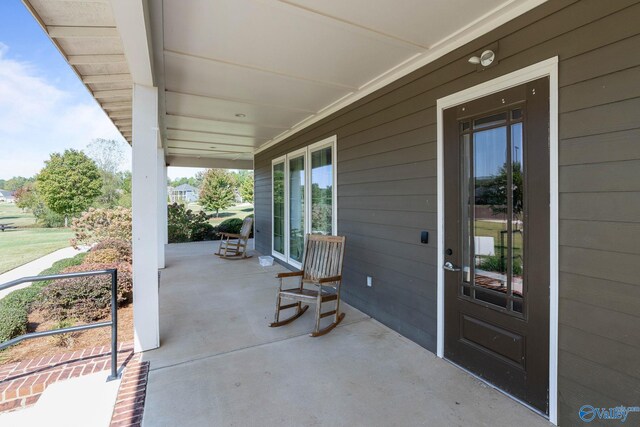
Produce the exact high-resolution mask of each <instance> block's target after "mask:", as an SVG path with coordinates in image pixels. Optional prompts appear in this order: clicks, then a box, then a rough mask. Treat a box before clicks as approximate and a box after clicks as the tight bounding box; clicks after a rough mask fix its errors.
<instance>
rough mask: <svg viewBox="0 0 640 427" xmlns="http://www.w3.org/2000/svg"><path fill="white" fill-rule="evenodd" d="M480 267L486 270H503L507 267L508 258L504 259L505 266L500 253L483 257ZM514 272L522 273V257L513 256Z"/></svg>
mask: <svg viewBox="0 0 640 427" xmlns="http://www.w3.org/2000/svg"><path fill="white" fill-rule="evenodd" d="M478 268H479V269H481V270H485V271H502V269H503V268H504V269H506V268H507V260H506V259H505V260H504V266H503V265H502V263H501V260H500V256H499V255H489V256H486V257H482V260H481V261H480V263H479V264H478ZM513 274H516V275H521V274H522V261H521V260H520V258H513Z"/></svg>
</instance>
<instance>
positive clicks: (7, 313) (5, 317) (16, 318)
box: [0, 253, 86, 342]
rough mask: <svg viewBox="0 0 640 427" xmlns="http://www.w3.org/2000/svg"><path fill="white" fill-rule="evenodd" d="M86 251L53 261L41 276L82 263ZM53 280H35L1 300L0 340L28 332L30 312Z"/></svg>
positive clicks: (56, 272) (59, 271)
mask: <svg viewBox="0 0 640 427" xmlns="http://www.w3.org/2000/svg"><path fill="white" fill-rule="evenodd" d="M85 255H86V254H85V253H80V254H78V255H76V256H74V257H73V258H65V259H61V260H59V261H56V262H55V263H53V265H52V266H51V267H49V268H48V269H46V270H44V271H42V272H40V274H39V275H40V276H47V275H50V274H58V273H61V272H62V271H63V270H65V269H67V268H70V267H72V266H78V265H80V264H82V261H83V260H84V257H85ZM52 282H53V280H45V281H42V282H34V283H33V284H32V285H31V286H28V287H26V288H22V289H18V290H16V291H13V292H11V293H10V294H8V295H7V296H6V297H4V298H3V299H1V300H0V342H2V341H6V340H9V339H11V338H14V337H17V336H18V335H22V334H24V333H26V332H27V322H28V316H29V312H30V311H31V308H32V307H33V306H34V304H37V303H38V301H39V299H40V297H41V294H42V290H43V289H44V288H45V287H46V286H47V285H49V284H51V283H52Z"/></svg>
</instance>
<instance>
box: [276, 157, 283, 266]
mask: <svg viewBox="0 0 640 427" xmlns="http://www.w3.org/2000/svg"><path fill="white" fill-rule="evenodd" d="M284 197H285V195H284V162H282V163H278V164H276V165H273V250H274V251H276V252H278V253H279V254H282V255H284V230H285V228H284Z"/></svg>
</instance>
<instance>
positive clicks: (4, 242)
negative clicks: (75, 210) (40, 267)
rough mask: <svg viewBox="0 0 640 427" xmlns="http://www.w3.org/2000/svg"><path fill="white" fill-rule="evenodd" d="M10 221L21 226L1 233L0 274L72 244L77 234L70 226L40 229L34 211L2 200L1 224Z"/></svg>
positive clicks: (0, 208)
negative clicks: (24, 209) (31, 212)
mask: <svg viewBox="0 0 640 427" xmlns="http://www.w3.org/2000/svg"><path fill="white" fill-rule="evenodd" d="M8 223H10V224H11V225H14V226H17V227H20V228H18V229H17V230H15V229H12V230H6V231H3V232H0V273H4V272H5V271H9V270H11V269H13V268H16V267H19V266H21V265H23V264H26V263H27V262H29V261H33V260H34V259H38V258H40V257H41V256H44V255H47V254H49V253H51V252H53V251H56V250H58V249H62V248H65V247H67V246H69V239H71V237H72V236H73V233H72V232H71V230H70V229H64V228H38V227H37V224H36V223H35V219H34V218H33V215H31V214H30V213H23V212H22V211H21V210H20V209H19V208H17V207H16V206H15V205H12V204H8V203H0V224H8ZM24 227H27V228H24Z"/></svg>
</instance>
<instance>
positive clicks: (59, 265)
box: [26, 252, 87, 289]
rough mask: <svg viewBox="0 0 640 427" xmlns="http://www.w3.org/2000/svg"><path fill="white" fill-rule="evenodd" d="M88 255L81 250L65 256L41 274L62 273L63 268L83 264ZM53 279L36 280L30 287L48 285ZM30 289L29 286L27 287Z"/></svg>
mask: <svg viewBox="0 0 640 427" xmlns="http://www.w3.org/2000/svg"><path fill="white" fill-rule="evenodd" d="M86 256H87V253H86V252H81V253H79V254H78V255H76V256H74V257H72V258H64V259H61V260H59V261H56V262H54V263H53V264H52V265H51V267H49V268H47V269H46V270H43V271H41V272H40V274H39V276H48V275H50V274H59V273H62V271H63V270H65V269H66V268H69V267H73V266H75V265H81V264H82V263H84V259H85V257H86ZM51 282H52V280H45V281H43V282H36V283H34V284H33V285H31V286H30V287H29V288H31V287H33V286H40V287H41V288H42V287H44V286H46V285H48V284H49V283H51ZM26 289H28V288H26Z"/></svg>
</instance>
